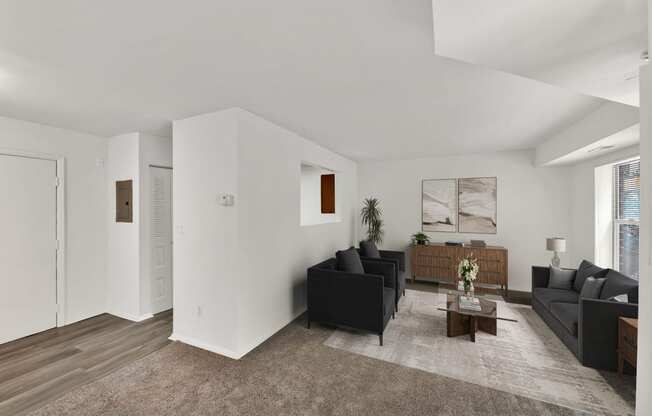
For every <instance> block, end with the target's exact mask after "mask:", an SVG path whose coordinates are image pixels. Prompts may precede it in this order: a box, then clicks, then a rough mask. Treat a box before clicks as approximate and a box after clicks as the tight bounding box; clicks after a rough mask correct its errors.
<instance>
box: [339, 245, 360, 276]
mask: <svg viewBox="0 0 652 416" xmlns="http://www.w3.org/2000/svg"><path fill="white" fill-rule="evenodd" d="M335 259H337V270H341V271H343V272H347V273H355V274H364V267H362V261H361V260H360V255H359V254H358V251H357V250H356V249H355V248H353V247H351V248H350V249H348V250H341V251H338V252H337V253H335Z"/></svg>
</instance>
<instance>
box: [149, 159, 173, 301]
mask: <svg viewBox="0 0 652 416" xmlns="http://www.w3.org/2000/svg"><path fill="white" fill-rule="evenodd" d="M150 181H151V182H150V183H151V186H150V188H151V200H150V207H151V225H150V234H151V236H150V237H151V243H150V246H151V248H152V253H151V261H150V267H151V274H150V275H151V277H152V285H151V293H152V313H158V312H161V311H165V310H168V309H170V308H172V169H165V168H157V167H150Z"/></svg>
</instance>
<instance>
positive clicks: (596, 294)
mask: <svg viewBox="0 0 652 416" xmlns="http://www.w3.org/2000/svg"><path fill="white" fill-rule="evenodd" d="M606 280H607V279H606V278H604V277H603V278H601V279H596V278H595V277H593V276H589V277H588V278H587V279H586V280H585V281H584V286H582V291H581V292H580V298H588V299H599V298H600V292H602V286H603V285H604V282H605V281H606Z"/></svg>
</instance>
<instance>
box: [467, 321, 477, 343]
mask: <svg viewBox="0 0 652 416" xmlns="http://www.w3.org/2000/svg"><path fill="white" fill-rule="evenodd" d="M476 326H477V323H476V320H475V316H470V317H469V335H470V336H471V342H475V331H476Z"/></svg>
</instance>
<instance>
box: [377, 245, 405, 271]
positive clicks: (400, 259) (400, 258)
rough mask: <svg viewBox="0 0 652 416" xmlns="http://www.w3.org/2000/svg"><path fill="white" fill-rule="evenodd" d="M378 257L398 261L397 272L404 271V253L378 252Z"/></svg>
mask: <svg viewBox="0 0 652 416" xmlns="http://www.w3.org/2000/svg"><path fill="white" fill-rule="evenodd" d="M379 251H380V257H381V258H383V259H388V260H397V261H398V270H400V271H402V272H404V271H405V252H404V251H393V250H379Z"/></svg>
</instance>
